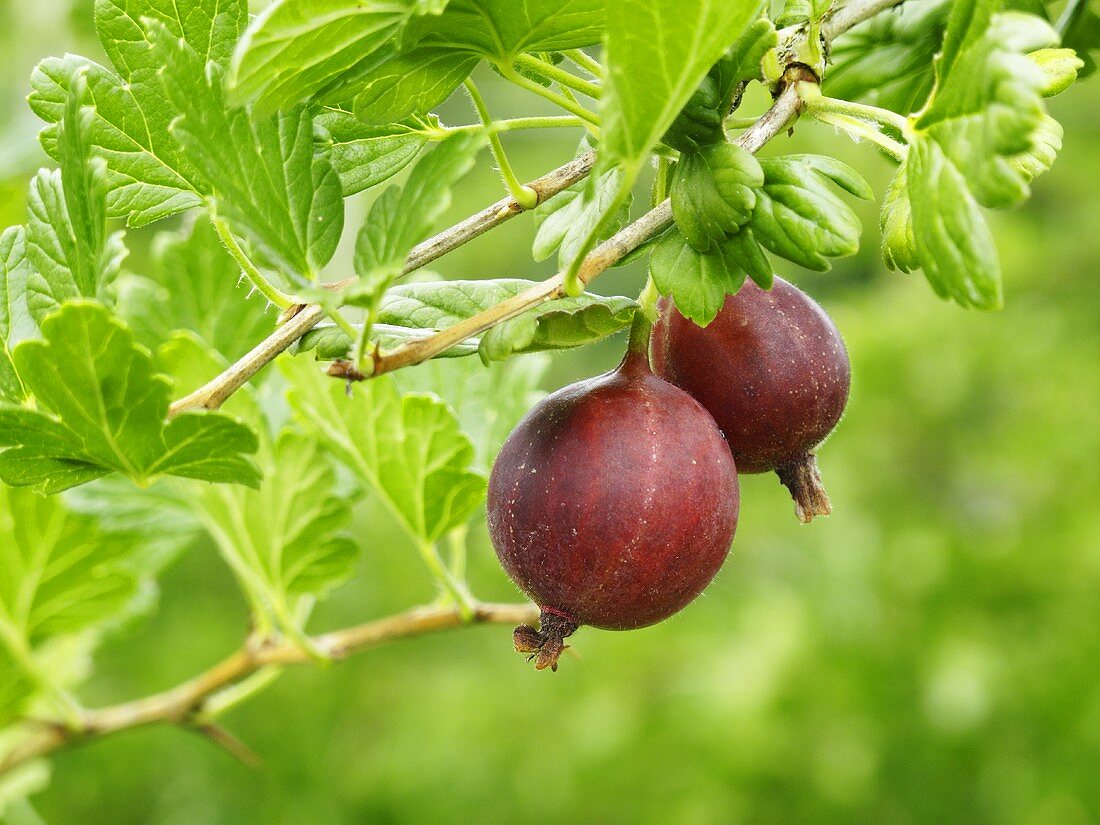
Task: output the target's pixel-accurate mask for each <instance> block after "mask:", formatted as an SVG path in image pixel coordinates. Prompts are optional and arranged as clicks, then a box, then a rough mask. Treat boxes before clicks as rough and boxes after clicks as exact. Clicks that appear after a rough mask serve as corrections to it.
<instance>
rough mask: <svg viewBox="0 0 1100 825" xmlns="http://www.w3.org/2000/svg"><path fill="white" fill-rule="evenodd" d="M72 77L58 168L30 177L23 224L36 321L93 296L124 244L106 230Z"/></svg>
mask: <svg viewBox="0 0 1100 825" xmlns="http://www.w3.org/2000/svg"><path fill="white" fill-rule="evenodd" d="M84 90H85V83H84V80H83V78H82V77H78V78H76V80H75V82H74V85H73V88H72V90H71V93H70V97H69V101H68V102H67V104H66V108H65V113H64V117H63V123H62V129H61V131H60V133H59V137H58V144H57V150H58V157H59V161H60V164H61V168H60V169H58V170H55V171H52V172H51V171H47V170H45V169H43V170H40V171H39V172H38V174H37V175H36V176H35V178H34V180H33V181H32V182H31V187H30V193H29V195H28V204H27V205H28V210H27V211H28V218H27V228H26V241H27V256H28V258H29V259H30V263H31V265H32V269H31V271H30V273H29V274H28V276H27V287H26V289H27V306H28V309H29V310H30V313H31V315H32V317H34V319H35V321H37V322H38V323H39V324H40V323H41V322H42V319H43V318H45V317H46V315H48V314H49V313H50V312H52V311H53V310H55V309H56V308H57V307H58V306H59V305H60V304H61V303H63V302H64V301H67V300H69V299H71V298H80V297H84V298H94V297H97V296H99V295H102V294H103V293H104V291H105V289H104V288H105V287H106V286H107V285H109V284H110V282H111V281H112V280H113V279H114V278H115V277H116V276H117V275H118V272H119V269H120V268H121V265H122V259H123V258H124V257H125V255H126V248H125V246H123V243H122V234H121V233H114V234H111V235H108V233H107V227H106V221H107V204H106V180H105V177H106V176H105V171H104V162H103V160H102V159H100V158H93V157H92V156H91V146H90V143H89V131H90V128H91V109H89V108H87V107H84V106H82V105H81V100H82V97H83V95H84Z"/></svg>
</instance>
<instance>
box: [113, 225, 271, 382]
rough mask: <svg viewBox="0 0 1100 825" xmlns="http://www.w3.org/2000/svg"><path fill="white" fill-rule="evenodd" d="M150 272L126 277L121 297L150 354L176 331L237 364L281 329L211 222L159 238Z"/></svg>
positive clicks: (120, 308) (120, 306)
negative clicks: (253, 294) (197, 339)
mask: <svg viewBox="0 0 1100 825" xmlns="http://www.w3.org/2000/svg"><path fill="white" fill-rule="evenodd" d="M144 272H145V273H147V275H146V276H139V275H125V276H123V277H122V278H121V279H120V280H119V282H118V284H117V288H116V294H117V303H118V313H119V315H120V316H121V318H122V319H123V320H124V321H125V322H126V324H127V325H128V326H129V327H130V329H131V330H132V331H133V333H134V337H135V338H137V340H138V341H139V342H140V343H142V344H144V345H145V346H146V347H148V348H149V349H150V350H154V351H155V350H156V348H157V347H158V346H159V345H160V344H161V343H162V342H164V341H165V340H166V339H167V338H168V337H169V336H170V335H171V334H172V333H173V332H174V331H176V330H190V331H191V332H194V333H197V334H198V335H199V337H200V338H202V340H203V341H205V342H206V343H207V344H208V345H209V346H211V347H213V348H214V349H215V350H217V351H218V352H220V353H221V354H222V355H224V356H225V357H226V358H228V359H230V360H235V359H237V358H239V357H240V356H242V355H244V354H245V353H246V352H248V350H250V349H252V347H253V346H255V345H256V344H258V343H259V342H260V341H261V340H262V339H263V337H264V336H265V335H266V334H267V333H269V332H270V331H271V330H272V329H273V328H274V326H275V316H274V314H273V313H270V312H268V311H267V308H266V304H265V303H264V301H263V300H262V299H260V298H250V297H249V294H248V290H247V288H241V286H240V278H241V274H240V268H239V267H238V266H237V264H236V263H235V262H234V261H233V259H232V258H231V257H230V256H229V254H228V253H227V252H226V251H225V247H223V246H222V245H221V242H220V241H219V240H218V236H217V233H216V232H215V231H214V228H213V227H212V226H211V224H210V221H209V220H208V219H206V218H205V217H203V218H200V219H198V220H196V221H195V222H194V223H193V224H192V225H190V226H188V227H185V228H183V229H182V230H179V231H175V232H164V233H161V234H160V235H158V236H157V238H156V239H155V241H154V244H153V261H152V264H151V265H150V266H148V267H146V268H145V269H144ZM165 366H166V368H167V367H168V365H165Z"/></svg>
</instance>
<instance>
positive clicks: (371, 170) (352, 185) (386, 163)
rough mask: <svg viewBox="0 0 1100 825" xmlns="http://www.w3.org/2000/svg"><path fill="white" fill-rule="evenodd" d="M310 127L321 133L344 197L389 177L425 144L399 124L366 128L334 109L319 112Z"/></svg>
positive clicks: (423, 140) (418, 135)
mask: <svg viewBox="0 0 1100 825" xmlns="http://www.w3.org/2000/svg"><path fill="white" fill-rule="evenodd" d="M314 124H315V125H316V126H318V127H320V128H322V129H323V130H324V133H325V141H324V146H325V148H327V151H328V155H329V160H330V161H331V163H332V168H333V169H335V170H336V174H337V175H338V176H339V177H340V185H341V187H342V188H343V191H344V197H348V196H349V195H354V194H356V193H358V192H362V191H363V190H364V189H369V188H370V187H372V186H376V185H377V184H379V183H382V181H384V180H387V179H389V178H391V177H393V176H394V175H396V174H397V173H398V172H400V171H401V170H402V169H404V168H405V167H406V166H407V165H408V164H409V163H410V162H412V160H413V159H414V158H415V157H416V156H417V154H419V152H420V150H421V149H422V148H423V147H424V144H426V143H427V142H428V139H427V138H426V137H425V136H424V135H423V134H421V133H419V132H415V131H410V129H409V128H407V127H405V126H402V125H400V124H398V125H394V126H367V125H366V124H364V123H362V122H361V121H360V120H359V119H358V118H357V117H356V116H355V115H353V114H352V113H351V112H346V111H343V110H341V109H335V108H329V109H325V110H323V111H322V112H321V113H320V114H319V115H317V117H316V118H314Z"/></svg>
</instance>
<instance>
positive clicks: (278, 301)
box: [214, 218, 294, 309]
mask: <svg viewBox="0 0 1100 825" xmlns="http://www.w3.org/2000/svg"><path fill="white" fill-rule="evenodd" d="M214 229H215V231H216V232H217V233H218V237H219V238H220V239H221V242H222V245H224V246H225V249H226V251H227V252H228V253H229V254H230V255H232V256H233V260H234V261H236V262H237V266H239V267H240V268H241V272H242V273H244V276H245V277H246V278H248V282H249V283H250V284H252V288H253V289H255V290H256V291H257V292H259V293H260V294H261V295H263V296H264V297H265V298H267V300H269V301H271V303H273V304H274V305H275V306H277V307H279V309H286V308H287V307H290V306H293V305H294V299H293V298H291V297H290V296H289V295H287V294H286V293H285V292H282V291H281V290H279V289H276V288H275V286H274V285H273V284H272V283H271V282H270V281H269V280H267V278H265V277H264V276H263V273H262V272H260V270H259V268H258V267H257V266H256V264H254V263H252V260H251V259H250V258H249V257H248V256H247V255H246V254H245V252H244V250H243V249H241V245H240V244H239V243H237V239H236V238H234V237H233V233H232V232H231V231H230V230H229V225H228V224H227V223H226V222H225V221H224V220H222V219H221V218H214Z"/></svg>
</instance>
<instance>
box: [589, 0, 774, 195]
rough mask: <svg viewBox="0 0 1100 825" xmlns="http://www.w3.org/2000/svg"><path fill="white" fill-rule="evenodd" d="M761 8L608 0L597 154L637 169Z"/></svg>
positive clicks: (732, 0) (681, 0)
mask: <svg viewBox="0 0 1100 825" xmlns="http://www.w3.org/2000/svg"><path fill="white" fill-rule="evenodd" d="M761 8H762V3H760V2H757V0H729V2H722V3H713V2H710V1H709V0H650V2H646V3H635V2H630V0H608V2H607V41H606V53H607V70H608V80H607V84H606V88H605V89H604V97H603V113H602V119H603V132H602V140H601V142H600V151H601V153H602V158H601V161H602V162H603V163H604V164H605V165H613V164H620V163H621V164H625V165H626V166H627V167H629V168H630V169H631V170H633V171H634V172H635V173H636V171H637V169H638V168H639V167H640V164H641V163H642V161H643V159H644V158H645V157H646V156H647V155H648V154H649V152H650V150H651V149H652V148H653V146H654V145H656V143H657V141H659V140H660V139H661V136H662V135H664V134H665V132H666V131H667V130H668V128H669V126H671V125H672V122H673V121H674V120H675V119H676V116H677V114H678V113H679V112H680V110H681V109H683V108H684V105H685V104H686V103H687V102H688V99H689V98H690V97H691V95H692V93H693V92H694V91H695V89H696V87H698V86H699V84H700V83H701V82H702V80H703V78H704V77H705V76H706V74H707V72H708V71H709V70H710V68H711V66H713V65H714V64H715V63H716V62H717V61H718V59H719V58H720V57H722V55H723V53H725V51H726V50H727V49H728V48H729V46H730V45H731V44H732V43H734V42H735V41H736V40H737V39H738V37H740V36H741V34H742V32H743V31H744V30H745V29H746V28H747V27H748V26H749V25H750V24H751V23H752V22H753V20H755V19H756V18H757V17H759V15H760V10H761Z"/></svg>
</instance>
